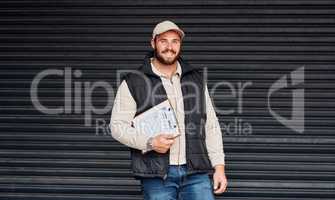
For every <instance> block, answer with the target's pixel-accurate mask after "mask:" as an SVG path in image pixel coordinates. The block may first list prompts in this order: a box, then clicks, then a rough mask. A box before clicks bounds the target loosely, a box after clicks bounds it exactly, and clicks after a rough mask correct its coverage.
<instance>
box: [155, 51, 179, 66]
mask: <svg viewBox="0 0 335 200" xmlns="http://www.w3.org/2000/svg"><path fill="white" fill-rule="evenodd" d="M169 51H170V52H171V53H172V54H174V55H175V57H174V58H172V59H166V58H164V57H163V55H162V54H163V53H168V52H169ZM154 52H155V55H154V56H155V58H156V59H157V60H158V61H159V62H161V63H162V64H164V65H172V64H174V63H175V62H176V61H177V60H178V58H179V55H180V51H179V53H178V54H176V52H175V51H173V50H168V49H166V50H164V51H162V52H159V51H158V50H157V48H155V51H154Z"/></svg>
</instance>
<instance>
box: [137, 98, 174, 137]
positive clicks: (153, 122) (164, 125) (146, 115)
mask: <svg viewBox="0 0 335 200" xmlns="http://www.w3.org/2000/svg"><path fill="white" fill-rule="evenodd" d="M133 125H134V127H135V128H136V129H139V130H140V131H141V133H145V134H148V135H150V137H151V136H155V135H158V134H162V133H164V134H171V135H173V136H178V135H179V134H180V133H179V129H178V125H177V119H176V115H175V113H174V110H173V108H172V107H171V104H170V102H169V100H165V101H163V102H162V103H160V104H158V105H156V106H154V107H152V108H150V109H148V110H146V111H145V112H143V113H141V114H139V115H137V116H136V117H135V118H134V120H133Z"/></svg>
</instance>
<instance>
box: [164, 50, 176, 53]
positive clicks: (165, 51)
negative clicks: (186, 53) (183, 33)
mask: <svg viewBox="0 0 335 200" xmlns="http://www.w3.org/2000/svg"><path fill="white" fill-rule="evenodd" d="M169 51H170V52H171V53H173V54H176V52H175V51H173V50H168V49H166V50H164V51H162V53H167V52H169Z"/></svg>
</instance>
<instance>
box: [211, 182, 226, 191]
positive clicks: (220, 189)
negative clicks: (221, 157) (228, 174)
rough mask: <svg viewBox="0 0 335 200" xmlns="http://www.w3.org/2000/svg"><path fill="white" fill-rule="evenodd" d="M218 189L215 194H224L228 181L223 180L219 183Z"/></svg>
mask: <svg viewBox="0 0 335 200" xmlns="http://www.w3.org/2000/svg"><path fill="white" fill-rule="evenodd" d="M218 185H219V186H218V188H217V189H215V191H214V193H223V192H224V191H225V190H226V187H227V184H226V181H224V180H221V181H220V182H218Z"/></svg>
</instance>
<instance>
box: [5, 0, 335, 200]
mask: <svg viewBox="0 0 335 200" xmlns="http://www.w3.org/2000/svg"><path fill="white" fill-rule="evenodd" d="M0 13H1V14H0V16H1V18H0V24H1V26H0V51H1V52H0V66H1V68H0V70H1V73H0V77H1V80H0V84H1V87H0V93H1V96H0V107H1V108H0V109H1V113H0V130H1V134H0V158H1V159H0V175H1V176H0V199H67V200H69V199H118V200H119V199H142V196H141V192H140V185H139V182H137V181H136V180H134V179H133V177H132V176H131V172H130V171H129V167H130V162H129V152H128V149H127V148H126V147H125V146H123V145H121V144H119V143H118V142H116V141H114V140H113V139H112V138H111V137H110V136H108V135H103V133H102V132H99V134H97V135H96V128H95V127H94V126H92V127H87V126H85V125H84V114H85V113H84V111H83V110H81V112H77V113H75V111H74V110H73V111H72V112H71V113H68V114H54V115H52V114H49V115H48V114H43V113H41V112H40V111H38V110H37V109H36V108H35V107H34V106H33V104H32V101H31V98H30V87H31V83H32V80H33V79H34V77H35V76H36V75H37V74H38V73H40V72H41V71H43V70H46V69H58V70H64V69H65V68H66V67H68V69H71V72H72V74H71V75H72V91H71V90H67V91H66V92H67V93H66V94H67V95H69V94H70V93H71V94H72V98H71V99H70V101H67V106H69V105H70V104H71V105H72V106H73V108H74V106H76V105H77V106H78V105H79V107H80V108H82V109H83V108H84V94H81V97H82V98H81V99H79V98H78V97H77V98H76V97H75V94H74V88H73V87H74V82H77V83H81V84H82V86H83V85H84V82H90V83H94V82H96V81H106V82H108V83H109V84H110V85H112V86H113V88H114V89H115V87H116V69H129V68H135V67H137V66H138V65H139V64H140V63H141V59H142V58H143V55H144V53H145V52H146V51H147V50H149V48H150V47H149V39H150V33H151V31H152V28H153V26H154V25H155V24H156V23H157V22H158V21H160V20H162V19H167V18H168V19H172V20H175V21H176V22H177V23H178V24H180V26H181V27H183V28H184V29H185V31H186V34H187V35H186V39H185V43H184V48H183V50H184V55H185V57H186V58H187V59H188V60H190V62H191V63H193V64H194V65H196V66H207V67H208V68H209V87H210V88H213V87H214V84H215V83H218V82H220V81H225V83H226V84H228V83H229V84H232V86H233V88H234V90H235V91H236V92H238V90H237V88H238V84H242V85H243V84H247V82H248V81H249V82H251V85H246V86H247V87H245V89H244V92H243V96H242V97H243V104H242V106H241V107H240V108H242V110H240V112H238V111H239V110H238V105H237V101H238V98H237V96H234V97H232V96H231V97H230V98H229V97H228V95H232V91H231V88H230V89H229V88H228V87H227V85H226V87H222V86H221V87H219V88H218V90H217V93H216V95H215V98H214V99H215V103H216V105H217V106H218V108H220V109H222V108H225V109H230V108H231V109H233V111H234V112H233V113H231V114H227V115H219V119H220V122H221V123H222V124H223V125H224V127H223V130H224V131H225V135H224V145H225V152H226V155H227V169H226V170H227V175H228V178H229V186H228V192H227V193H224V195H223V196H220V197H217V199H227V200H228V199H234V200H237V199H255V200H256V199H257V200H260V199H263V200H265V199H280V200H284V199H285V200H290V199H304V200H305V199H334V197H335V190H334V188H335V184H334V182H335V156H334V155H335V145H334V144H335V135H334V127H335V120H334V116H335V112H334V111H335V103H334V100H335V87H334V85H335V76H334V75H335V68H334V62H335V56H334V54H335V51H334V50H335V47H334V44H335V36H334V33H335V1H333V0H319V1H312V0H290V1H289V0H273V1H264V0H263V1H262V0H256V1H249V0H241V1H233V0H227V1H196V0H192V1H163V2H158V1H153V0H150V1H135V0H126V1H106V0H105V1H103V0H95V1H89V0H78V1H70V0H68V1H64V0H61V1H51V0H45V1H17V0H12V1H1V2H0ZM303 66H304V68H302V67H303ZM297 69H304V76H305V78H304V79H303V81H304V83H303V84H302V86H297V88H304V89H305V93H304V94H305V96H304V97H305V100H304V101H303V99H298V100H297V102H298V107H299V108H298V109H300V111H301V110H302V108H304V111H305V115H304V116H305V130H304V132H303V133H297V132H296V131H294V130H292V129H290V128H288V127H285V126H284V125H283V124H281V123H280V122H279V121H278V120H276V119H275V118H274V117H273V116H272V115H271V114H270V113H269V109H268V107H267V93H268V91H269V88H270V87H271V85H272V84H273V83H274V82H276V81H277V80H278V79H280V78H281V77H283V76H285V75H288V77H289V75H290V73H291V72H293V71H294V70H297ZM75 70H81V76H80V74H76V75H77V76H75V75H74V74H73V73H74V72H75ZM301 80H302V79H300V81H301ZM67 81H69V79H67ZM294 81H299V77H298V80H291V79H289V80H288V82H289V83H294ZM65 82H66V81H65V80H64V77H61V76H50V77H47V78H45V79H43V81H41V83H40V87H39V88H40V90H39V97H40V99H42V103H43V104H44V105H47V106H52V107H58V106H62V105H64V96H65V94H64V90H63V87H64V85H65ZM242 85H241V86H242ZM240 88H241V87H240ZM292 89H296V87H289V88H287V89H283V90H281V91H277V92H276V94H275V95H274V96H272V98H271V105H272V107H273V108H274V109H275V111H276V112H278V113H280V114H281V115H283V116H285V117H286V118H289V117H290V115H291V113H292V111H291V110H292V108H291V107H292V94H293V90H292ZM82 92H84V91H82ZM237 94H238V93H237ZM237 94H236V95H237ZM107 99H108V98H107V94H106V92H105V91H104V90H103V89H101V88H100V90H99V89H97V90H96V91H95V92H94V94H93V103H94V105H96V106H100V107H103V106H104V105H106V103H107ZM69 102H70V104H68V103H69ZM71 102H72V103H71ZM303 102H304V106H303V104H302V103H303ZM79 103H81V104H79ZM79 107H77V109H78V108H79ZM109 114H110V113H106V114H100V115H99V114H97V115H94V116H93V117H92V121H93V122H94V123H95V120H96V119H104V120H105V121H106V122H108V121H109V117H110V116H109ZM100 122H101V123H102V121H100ZM94 123H93V125H94ZM248 124H249V125H250V126H251V127H252V132H251V134H243V132H241V131H238V130H239V129H238V128H239V126H240V125H241V126H242V127H243V126H246V125H248ZM229 125H230V128H231V129H229V130H230V131H227V130H228V126H229ZM235 127H237V129H235ZM236 130H237V131H236Z"/></svg>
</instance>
